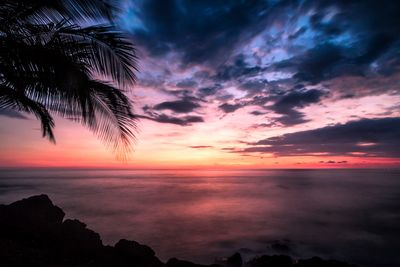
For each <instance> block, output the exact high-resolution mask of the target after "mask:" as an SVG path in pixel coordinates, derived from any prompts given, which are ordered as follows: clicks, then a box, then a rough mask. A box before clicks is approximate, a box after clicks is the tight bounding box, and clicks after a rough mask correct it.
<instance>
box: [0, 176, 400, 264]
mask: <svg viewBox="0 0 400 267" xmlns="http://www.w3.org/2000/svg"><path fill="white" fill-rule="evenodd" d="M39 193H45V194H48V195H49V196H50V198H51V199H52V200H53V202H55V204H56V205H59V206H60V207H62V208H63V209H64V211H65V212H66V214H67V217H69V218H78V219H80V220H82V221H84V222H86V223H87V224H88V226H89V228H92V229H93V230H95V231H97V232H99V233H100V234H101V236H102V238H103V241H104V243H107V244H112V243H115V242H116V241H117V240H118V239H120V238H127V239H133V240H136V241H139V242H141V243H145V244H148V245H150V246H151V247H152V248H153V249H154V250H155V251H156V253H157V255H158V256H159V257H160V258H161V259H163V260H165V259H168V258H170V257H173V256H174V257H179V258H183V259H188V260H192V261H198V262H202V263H211V262H213V260H214V259H215V258H216V257H221V256H227V255H230V254H232V253H233V252H235V251H240V252H241V253H242V255H243V256H245V257H250V256H253V255H257V254H262V253H273V254H277V253H278V254H281V253H283V254H290V255H292V256H294V257H308V256H314V255H319V256H322V257H324V258H336V259H341V260H346V261H351V262H354V263H358V264H360V265H362V266H393V267H394V266H400V256H399V253H398V252H399V251H400V241H399V240H400V223H398V222H399V219H400V172H399V171H385V170H267V171H266V170H257V171H249V170H246V171H199V170H196V171H176V170H168V171H166V170H162V171H160V170H156V171H126V170H123V171H122V170H120V171H116V170H101V171H93V170H75V171H71V170H69V171H65V170H63V171H61V170H34V171H32V170H30V171H27V170H25V171H4V170H3V171H1V174H0V203H10V202H12V201H15V200H18V199H21V198H23V197H27V196H30V195H33V194H39Z"/></svg>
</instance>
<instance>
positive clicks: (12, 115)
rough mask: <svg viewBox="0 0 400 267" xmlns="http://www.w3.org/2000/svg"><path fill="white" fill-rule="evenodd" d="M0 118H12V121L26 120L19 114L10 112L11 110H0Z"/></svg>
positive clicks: (13, 111)
mask: <svg viewBox="0 0 400 267" xmlns="http://www.w3.org/2000/svg"><path fill="white" fill-rule="evenodd" d="M0 116H4V117H9V118H13V119H23V120H26V119H28V118H27V117H25V116H24V115H23V114H21V113H20V112H18V111H15V110H12V109H0Z"/></svg>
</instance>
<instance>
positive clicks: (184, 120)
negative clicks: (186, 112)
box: [136, 114, 204, 126]
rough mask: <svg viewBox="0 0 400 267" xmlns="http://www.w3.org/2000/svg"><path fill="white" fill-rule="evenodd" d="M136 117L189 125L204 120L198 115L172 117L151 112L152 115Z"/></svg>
mask: <svg viewBox="0 0 400 267" xmlns="http://www.w3.org/2000/svg"><path fill="white" fill-rule="evenodd" d="M136 117H137V118H140V119H147V120H152V121H155V122H159V123H170V124H176V125H180V126H190V125H192V124H193V123H199V122H204V119H203V118H202V117H200V116H182V117H173V116H168V115H166V114H152V116H146V115H136Z"/></svg>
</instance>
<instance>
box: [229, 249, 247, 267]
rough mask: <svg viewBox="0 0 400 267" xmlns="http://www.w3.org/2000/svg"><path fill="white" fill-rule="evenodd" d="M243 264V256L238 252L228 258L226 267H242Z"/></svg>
mask: <svg viewBox="0 0 400 267" xmlns="http://www.w3.org/2000/svg"><path fill="white" fill-rule="evenodd" d="M242 265H243V260H242V256H240V254H239V253H237V252H236V253H235V254H233V255H232V256H230V257H229V258H228V259H227V260H226V267H242Z"/></svg>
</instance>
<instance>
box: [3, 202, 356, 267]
mask: <svg viewBox="0 0 400 267" xmlns="http://www.w3.org/2000/svg"><path fill="white" fill-rule="evenodd" d="M64 216H65V214H64V212H63V211H62V210H61V209H60V208H59V207H57V206H55V205H53V203H52V202H51V200H50V199H49V198H48V196H46V195H39V196H33V197H30V198H27V199H22V200H20V201H17V202H14V203H11V204H9V205H0V266H7V267H17V266H18V267H19V266H21V267H22V266H23V267H25V266H29V267H35V266H41V267H46V266H52V267H67V266H69V267H73V266H75V267H77V266H85V267H95V266H96V267H97V266H100V267H103V266H104V267H106V266H107V267H108V266H110V267H111V266H113V267H114V266H115V267H128V266H132V267H163V266H165V267H221V266H223V267H242V266H243V265H244V266H246V267H355V266H354V265H350V264H347V263H343V262H339V261H334V260H322V259H320V258H311V259H307V260H299V261H298V262H294V261H293V260H292V259H291V258H290V257H289V256H267V255H263V256H260V257H257V258H254V259H252V260H250V261H249V262H247V263H245V264H243V260H242V257H241V255H240V254H239V253H235V254H234V255H232V256H231V257H228V258H225V259H224V260H222V261H220V262H218V263H219V264H212V265H201V264H195V263H192V262H189V261H184V260H179V259H176V258H172V259H170V260H168V261H167V263H165V264H164V263H163V262H161V261H160V260H159V259H158V258H157V257H156V255H155V252H154V251H153V250H152V249H151V248H150V247H148V246H146V245H142V244H139V243H138V242H136V241H129V240H125V239H121V240H120V241H118V242H117V243H116V244H115V245H114V246H104V245H103V244H102V241H101V238H100V235H99V234H98V233H96V232H94V231H92V230H90V229H88V228H86V225H85V224H84V223H82V222H80V221H78V220H70V219H67V220H64Z"/></svg>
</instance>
